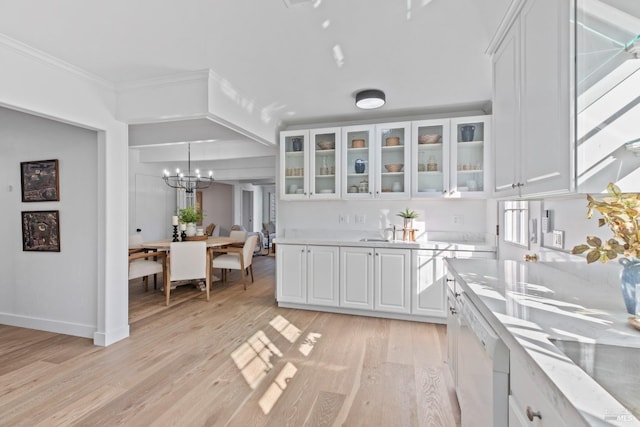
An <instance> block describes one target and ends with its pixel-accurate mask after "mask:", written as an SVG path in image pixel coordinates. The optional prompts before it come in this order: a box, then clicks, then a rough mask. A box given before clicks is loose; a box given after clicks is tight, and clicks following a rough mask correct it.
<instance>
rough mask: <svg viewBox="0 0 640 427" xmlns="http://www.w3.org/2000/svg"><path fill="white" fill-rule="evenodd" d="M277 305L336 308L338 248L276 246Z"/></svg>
mask: <svg viewBox="0 0 640 427" xmlns="http://www.w3.org/2000/svg"><path fill="white" fill-rule="evenodd" d="M276 250H277V257H276V258H277V268H278V274H277V282H278V291H277V299H278V302H291V303H304V304H314V305H326V306H337V305H338V271H339V270H338V248H337V247H335V246H312V245H278V246H277V249H276Z"/></svg>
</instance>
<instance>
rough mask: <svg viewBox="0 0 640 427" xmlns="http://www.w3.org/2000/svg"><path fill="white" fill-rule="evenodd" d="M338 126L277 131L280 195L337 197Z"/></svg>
mask: <svg viewBox="0 0 640 427" xmlns="http://www.w3.org/2000/svg"><path fill="white" fill-rule="evenodd" d="M340 138H341V135H340V128H326V129H313V130H311V131H309V130H302V131H283V132H280V183H281V184H280V198H281V199H284V200H305V199H339V198H340V174H339V173H337V171H339V170H340V163H339V162H340V156H339V155H337V153H339V152H340V147H341V143H340V142H341V139H340Z"/></svg>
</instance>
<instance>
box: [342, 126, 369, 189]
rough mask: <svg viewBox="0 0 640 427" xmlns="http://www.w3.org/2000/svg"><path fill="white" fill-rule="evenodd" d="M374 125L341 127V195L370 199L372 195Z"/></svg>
mask: <svg viewBox="0 0 640 427" xmlns="http://www.w3.org/2000/svg"><path fill="white" fill-rule="evenodd" d="M374 138H375V128H374V126H369V125H363V126H349V127H344V128H342V151H341V153H342V162H341V170H342V178H341V181H340V182H341V183H342V197H343V198H345V199H370V198H372V197H373V194H374V192H373V191H374V190H373V186H374V184H373V181H374V180H373V176H374V175H373V171H374V153H375V150H374V148H373V147H374V145H375V143H374Z"/></svg>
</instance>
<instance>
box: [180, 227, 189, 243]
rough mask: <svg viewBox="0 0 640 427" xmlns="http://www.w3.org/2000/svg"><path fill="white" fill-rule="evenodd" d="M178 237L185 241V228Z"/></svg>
mask: <svg viewBox="0 0 640 427" xmlns="http://www.w3.org/2000/svg"><path fill="white" fill-rule="evenodd" d="M180 239H181V240H182V241H183V242H186V241H187V232H186V231H185V230H182V234H181V235H180Z"/></svg>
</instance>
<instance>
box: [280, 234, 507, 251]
mask: <svg viewBox="0 0 640 427" xmlns="http://www.w3.org/2000/svg"><path fill="white" fill-rule="evenodd" d="M361 239H362V238H350V237H335V236H334V237H327V238H320V237H309V238H305V237H294V238H285V237H277V238H276V239H275V240H274V242H275V243H276V244H289V245H320V246H352V247H367V248H370V247H374V248H404V249H427V250H450V251H475V252H495V251H496V247H495V245H491V244H488V243H486V242H472V241H435V240H419V241H416V242H408V241H403V240H390V241H381V240H382V239H380V240H375V239H376V238H375V237H373V238H369V240H367V241H362V240H361Z"/></svg>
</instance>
